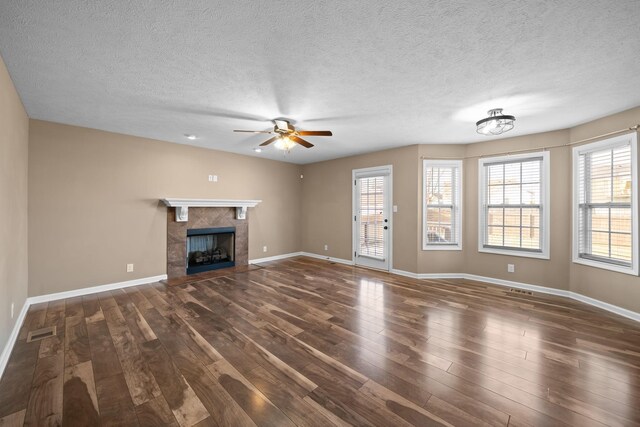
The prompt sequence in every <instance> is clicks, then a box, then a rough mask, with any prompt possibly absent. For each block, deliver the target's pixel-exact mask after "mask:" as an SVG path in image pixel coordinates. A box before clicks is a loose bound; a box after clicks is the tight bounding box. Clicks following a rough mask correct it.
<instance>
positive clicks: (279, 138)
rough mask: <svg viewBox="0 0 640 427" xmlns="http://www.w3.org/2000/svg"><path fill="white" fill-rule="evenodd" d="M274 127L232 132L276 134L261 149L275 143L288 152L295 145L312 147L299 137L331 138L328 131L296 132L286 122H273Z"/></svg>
mask: <svg viewBox="0 0 640 427" xmlns="http://www.w3.org/2000/svg"><path fill="white" fill-rule="evenodd" d="M273 123H275V126H274V127H273V130H272V131H271V130H234V132H249V133H269V134H273V133H275V134H277V135H276V136H274V137H273V138H269V139H268V140H266V141H265V142H263V143H262V144H260V146H261V147H264V146H265V145H269V144H271V143H272V142H275V143H276V144H275V145H276V147H277V148H280V149H281V150H290V149H291V148H293V147H295V146H296V144H299V145H302V146H303V147H306V148H311V147H313V144H312V143H310V142H309V141H305V140H304V139H302V138H300V137H301V136H332V135H333V133H331V131H330V130H296V128H295V127H294V126H293V125H292V124H291V123H289V121H288V120H273Z"/></svg>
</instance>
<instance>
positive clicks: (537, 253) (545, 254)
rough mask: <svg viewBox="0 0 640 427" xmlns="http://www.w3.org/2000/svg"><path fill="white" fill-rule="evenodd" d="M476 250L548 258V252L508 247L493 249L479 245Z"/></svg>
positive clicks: (495, 253)
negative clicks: (526, 250)
mask: <svg viewBox="0 0 640 427" xmlns="http://www.w3.org/2000/svg"><path fill="white" fill-rule="evenodd" d="M478 252H483V253H487V254H494V255H507V256H517V257H522V258H536V259H549V253H548V252H525V251H518V250H510V249H493V248H484V247H479V248H478Z"/></svg>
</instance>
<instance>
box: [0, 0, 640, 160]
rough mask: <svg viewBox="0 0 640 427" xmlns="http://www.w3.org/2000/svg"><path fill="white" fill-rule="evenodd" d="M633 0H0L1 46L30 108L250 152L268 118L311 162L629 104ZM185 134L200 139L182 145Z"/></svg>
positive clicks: (635, 23)
mask: <svg viewBox="0 0 640 427" xmlns="http://www.w3.org/2000/svg"><path fill="white" fill-rule="evenodd" d="M638 6H639V3H638V0H616V1H610V0H609V1H595V0H555V1H553V0H540V1H517V2H516V1H506V2H505V1H502V0H500V1H495V0H491V1H429V2H427V1H419V0H413V1H396V2H393V1H388V0H384V1H380V0H375V1H374V0H367V1H301V0H298V1H292V0H282V1H211V0H208V1H205V0H195V1H175V0H162V1H161V0H135V1H134V0H132V1H117V0H108V1H107V0H103V1H87V0H83V1H81V0H57V1H42V0H3V1H2V2H1V3H0V54H2V56H3V58H4V60H5V62H6V64H7V67H8V68H9V72H10V73H11V76H12V78H13V80H14V83H15V85H16V87H17V88H18V91H19V93H20V95H21V97H22V99H23V101H24V104H25V107H26V109H27V111H28V113H29V115H30V116H31V117H32V118H36V119H43V120H50V121H54V122H61V123H68V124H73V125H78V126H86V127H91V128H97V129H104V130H109V131H114V132H121V133H126V134H131V135H139V136H145V137H150V138H157V139H161V140H166V141H172V142H177V143H183V144H186V143H190V144H192V145H196V146H201V147H209V148H214V149H220V150H225V151H233V152H237V153H242V154H249V155H258V154H255V153H253V151H252V148H254V147H256V146H257V145H258V144H259V143H260V142H262V141H263V140H265V139H266V138H265V137H264V135H258V136H254V135H248V134H237V133H233V132H232V130H233V129H237V128H241V129H262V130H264V129H268V128H269V127H270V126H272V125H271V124H270V123H269V120H270V119H272V118H275V117H286V118H291V119H293V120H294V121H295V122H296V124H297V126H298V127H299V128H301V129H311V130H314V129H318V130H324V129H330V130H332V131H333V132H334V136H333V137H330V138H321V137H309V138H308V139H309V140H310V141H311V142H313V143H314V144H316V147H314V148H312V149H308V150H307V149H304V148H302V147H297V148H295V149H294V150H292V152H291V153H289V154H288V155H287V156H286V157H283V152H281V151H278V150H276V149H274V148H269V149H267V150H265V151H263V152H262V153H261V154H259V156H261V157H268V158H273V159H279V160H286V161H290V162H295V163H309V162H314V161H319V160H325V159H330V158H336V157H342V156H346V155H351V154H358V153H363V152H368V151H375V150H380V149H383V148H390V147H396V146H402V145H409V144H421V143H468V142H475V141H481V140H484V139H486V137H483V136H481V135H478V134H476V133H475V127H474V122H475V121H476V120H479V119H480V118H482V117H483V116H484V115H485V113H486V110H488V109H489V108H494V107H502V108H504V109H505V113H506V114H514V115H515V116H516V117H517V121H516V128H515V129H514V130H513V131H512V132H509V133H508V134H507V136H516V135H524V134H528V133H534V132H541V131H548V130H554V129H560V128H566V127H569V126H573V125H575V124H578V123H581V122H585V121H588V120H591V119H594V118H597V117H601V116H604V115H607V114H611V113H615V112H618V111H622V110H625V109H627V108H631V107H635V106H638V105H640V65H639V64H640V61H638V58H637V55H638V52H639V51H640V19H639V18H640V8H639V7H638ZM184 134H196V135H197V136H198V137H199V138H198V139H197V140H195V141H189V140H187V139H186V138H185V137H184Z"/></svg>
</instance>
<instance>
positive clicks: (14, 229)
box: [0, 58, 29, 349]
mask: <svg viewBox="0 0 640 427" xmlns="http://www.w3.org/2000/svg"><path fill="white" fill-rule="evenodd" d="M28 147H29V118H28V117H27V114H26V112H25V110H24V108H23V106H22V102H21V101H20V97H19V96H18V93H17V92H16V90H15V88H14V86H13V82H12V81H11V77H10V76H9V73H8V72H7V69H6V67H5V65H4V62H3V60H2V58H0V349H2V348H4V346H5V344H6V343H7V340H8V338H9V335H10V334H11V330H12V328H13V326H14V324H15V321H16V319H17V317H18V314H19V313H20V310H21V309H22V306H23V305H24V302H25V300H26V298H27V286H28V270H27V169H28V167H27V165H28ZM11 303H14V307H15V312H14V316H13V319H12V318H11Z"/></svg>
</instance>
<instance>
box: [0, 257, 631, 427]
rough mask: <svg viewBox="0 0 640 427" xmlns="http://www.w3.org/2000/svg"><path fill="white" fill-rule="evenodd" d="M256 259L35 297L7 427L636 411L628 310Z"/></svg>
mask: <svg viewBox="0 0 640 427" xmlns="http://www.w3.org/2000/svg"><path fill="white" fill-rule="evenodd" d="M263 267H264V268H248V269H240V270H235V271H231V272H229V273H228V275H226V276H225V275H222V274H220V272H217V273H215V274H213V275H212V276H211V277H210V278H207V277H206V275H199V276H198V277H197V278H195V279H191V280H198V281H196V282H192V283H189V281H186V280H181V281H178V282H176V283H178V284H176V285H174V286H167V284H163V283H157V284H153V285H143V286H137V287H132V288H126V289H123V290H117V291H113V292H104V293H101V294H95V295H90V296H85V297H78V298H71V299H67V300H61V301H53V302H50V303H48V304H46V303H45V304H38V305H34V306H32V307H31V309H30V311H29V313H28V315H27V318H26V320H25V323H24V325H23V327H22V329H21V333H20V336H19V339H18V342H17V343H16V346H15V348H14V350H13V353H12V355H11V358H10V360H9V364H8V366H7V369H6V370H5V374H4V376H3V378H2V380H1V381H0V426H5V425H9V426H13V425H16V426H17V425H23V424H24V425H34V426H40V425H60V424H62V425H69V426H97V425H100V424H101V425H105V426H106V425H148V426H156V425H172V426H177V425H180V426H186V425H198V426H206V425H232V426H245V425H247V426H252V425H267V426H292V425H314V426H326V425H350V424H353V425H381V426H403V425H417V426H431V425H462V426H486V425H501V426H505V425H510V426H523V425H539V426H562V425H578V426H596V425H613V426H631V425H640V326H639V325H638V324H637V323H634V322H632V321H630V320H627V319H624V318H620V317H617V316H614V315H611V314H609V313H607V312H604V311H601V310H598V309H596V308H593V307H590V306H587V305H584V304H582V303H579V302H576V301H572V300H567V299H563V298H558V297H552V296H547V295H533V296H529V295H522V294H516V293H510V292H508V290H507V289H505V288H501V287H496V286H492V285H486V284H482V283H471V282H468V281H463V280H420V281H418V280H413V279H408V278H404V277H400V276H394V275H390V274H386V273H380V272H375V271H371V270H366V269H361V268H354V267H350V266H344V265H338V264H331V263H329V262H326V261H319V260H314V259H309V258H303V257H299V258H293V259H288V260H283V261H277V262H272V263H268V264H264V265H263ZM45 326H56V327H57V331H58V334H57V335H56V336H54V337H50V338H46V339H44V340H40V341H34V342H27V341H26V337H27V333H28V332H29V331H31V330H34V329H38V328H42V327H45Z"/></svg>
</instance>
